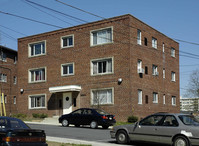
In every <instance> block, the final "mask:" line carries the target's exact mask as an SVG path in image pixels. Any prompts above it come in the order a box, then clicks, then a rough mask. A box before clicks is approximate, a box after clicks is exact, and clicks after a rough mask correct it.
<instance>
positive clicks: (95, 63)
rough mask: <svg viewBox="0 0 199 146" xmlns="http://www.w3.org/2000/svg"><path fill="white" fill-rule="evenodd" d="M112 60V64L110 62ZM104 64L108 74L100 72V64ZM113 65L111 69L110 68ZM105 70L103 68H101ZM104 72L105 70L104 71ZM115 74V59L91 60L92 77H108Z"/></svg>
mask: <svg viewBox="0 0 199 146" xmlns="http://www.w3.org/2000/svg"><path fill="white" fill-rule="evenodd" d="M110 60H111V62H109V61H110ZM102 62H106V64H107V65H106V69H105V70H106V72H99V69H100V64H99V63H101V64H103V63H102ZM109 65H111V68H110V66H109ZM101 67H102V68H103V66H101ZM102 70H103V69H102ZM113 73H114V59H113V57H107V58H99V59H93V60H91V75H92V76H95V75H106V74H113Z"/></svg>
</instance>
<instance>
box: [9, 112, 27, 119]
mask: <svg viewBox="0 0 199 146" xmlns="http://www.w3.org/2000/svg"><path fill="white" fill-rule="evenodd" d="M12 117H14V118H18V119H25V118H26V117H27V115H26V114H21V113H19V114H14V115H12Z"/></svg>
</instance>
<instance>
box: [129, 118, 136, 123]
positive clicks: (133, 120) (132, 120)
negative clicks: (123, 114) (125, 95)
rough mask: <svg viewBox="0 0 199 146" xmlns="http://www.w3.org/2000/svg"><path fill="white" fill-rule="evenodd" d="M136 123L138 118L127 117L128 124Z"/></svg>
mask: <svg viewBox="0 0 199 146" xmlns="http://www.w3.org/2000/svg"><path fill="white" fill-rule="evenodd" d="M137 121H138V117H136V116H129V117H128V122H129V123H135V122H137Z"/></svg>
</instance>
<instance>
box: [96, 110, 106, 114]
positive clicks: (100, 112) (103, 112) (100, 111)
mask: <svg viewBox="0 0 199 146" xmlns="http://www.w3.org/2000/svg"><path fill="white" fill-rule="evenodd" d="M96 111H97V112H98V113H99V114H101V115H109V113H107V112H105V111H103V110H100V109H96Z"/></svg>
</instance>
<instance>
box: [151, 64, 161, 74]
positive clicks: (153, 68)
mask: <svg viewBox="0 0 199 146" xmlns="http://www.w3.org/2000/svg"><path fill="white" fill-rule="evenodd" d="M152 74H153V75H154V76H158V75H159V73H158V66H156V65H153V66H152Z"/></svg>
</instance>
